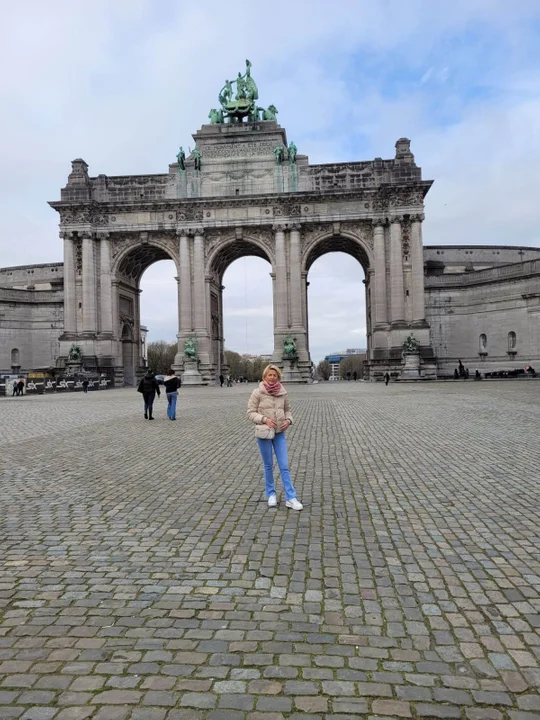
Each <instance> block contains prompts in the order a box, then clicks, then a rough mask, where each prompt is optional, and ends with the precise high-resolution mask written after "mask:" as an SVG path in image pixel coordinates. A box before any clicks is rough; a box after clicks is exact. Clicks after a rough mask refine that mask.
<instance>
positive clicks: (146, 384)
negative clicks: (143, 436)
mask: <svg viewBox="0 0 540 720" xmlns="http://www.w3.org/2000/svg"><path fill="white" fill-rule="evenodd" d="M137 392H140V393H142V396H143V399H144V419H145V420H153V419H154V417H153V415H152V410H153V408H154V400H155V398H156V393H157V395H158V397H159V396H160V394H161V393H160V391H159V383H158V381H157V380H156V376H155V375H154V373H153V372H152V371H151V370H148V372H147V373H146V375H145V376H144V377H143V379H142V380H141V382H140V383H139V387H138V388H137Z"/></svg>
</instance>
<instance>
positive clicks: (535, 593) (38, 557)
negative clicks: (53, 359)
mask: <svg viewBox="0 0 540 720" xmlns="http://www.w3.org/2000/svg"><path fill="white" fill-rule="evenodd" d="M251 389H252V387H250V386H245V387H241V386H240V385H239V386H238V387H234V388H229V389H228V394H227V396H226V398H225V396H224V394H223V392H222V391H221V389H220V388H183V390H182V396H181V402H180V403H179V409H178V416H179V420H180V422H179V423H176V424H174V427H170V426H169V424H167V421H166V418H165V416H164V413H161V415H158V416H157V418H156V420H155V423H154V424H155V426H156V427H155V428H152V429H151V428H150V427H149V426H148V423H145V422H144V420H143V419H142V418H141V412H140V400H139V398H138V397H134V395H136V393H133V391H132V390H129V389H126V390H112V391H107V393H95V394H93V395H91V396H88V397H87V398H86V397H85V398H84V400H88V402H85V404H84V411H82V408H83V405H82V403H81V402H80V400H82V397H78V396H75V395H72V396H67V395H66V396H61V395H59V396H36V397H33V398H31V401H32V402H31V403H30V405H29V404H28V403H22V402H11V399H9V398H8V399H5V398H4V399H1V398H0V404H1V405H2V408H1V410H0V412H1V413H2V423H0V445H1V447H2V469H1V471H0V497H2V510H3V515H2V533H0V557H2V560H3V562H4V561H5V563H4V565H3V567H2V578H1V579H0V720H2V718H8V717H14V718H20V717H21V716H22V715H23V714H25V713H27V712H28V711H29V710H31V709H32V710H34V708H30V707H29V706H30V704H31V703H32V704H34V705H35V706H36V709H39V710H40V711H44V712H45V711H50V710H54V712H55V713H57V717H56V716H54V720H78V718H81V719H83V720H84V718H86V717H89V718H91V720H96V719H97V720H124V719H125V720H139V718H140V720H188V719H189V720H208V719H209V718H210V716H212V720H216V719H217V718H219V719H220V720H226V718H230V719H231V720H235V719H236V718H240V717H241V718H242V720H247V717H248V716H249V718H250V720H253V719H256V718H258V719H259V720H277V718H280V720H281V719H282V718H287V720H290V718H291V717H294V716H297V717H298V718H300V717H302V718H305V720H312V718H313V720H314V719H315V718H317V720H322V717H323V716H325V717H324V720H330V719H331V718H335V719H336V720H337V718H339V720H345V718H348V717H358V716H359V715H369V714H370V713H371V714H372V715H371V716H372V717H374V718H375V717H377V718H386V717H388V718H394V719H395V718H398V717H407V713H412V715H413V716H417V717H419V718H420V717H430V716H431V717H434V718H436V717H441V718H443V717H458V714H457V713H460V714H461V715H462V716H463V717H467V720H503V716H504V720H530V717H531V716H534V715H535V714H539V713H540V710H539V708H538V701H537V698H538V697H539V690H540V668H539V661H540V641H539V640H538V629H539V624H540V620H539V618H540V599H539V595H540V580H539V577H540V576H539V575H538V558H537V529H536V528H537V515H536V514H535V512H536V511H535V507H536V506H535V497H536V493H537V475H538V472H537V466H538V463H537V456H536V455H535V451H534V449H535V442H536V430H533V428H534V429H535V428H536V427H537V426H538V421H539V420H540V417H539V411H538V403H537V399H536V397H535V395H534V392H531V391H534V390H535V389H536V385H531V384H527V386H525V384H522V383H512V384H510V383H506V384H505V383H502V382H501V383H497V382H494V384H490V385H484V384H483V383H476V384H465V383H459V384H458V383H445V384H442V383H433V384H429V385H427V384H426V385H422V386H413V385H407V384H399V383H395V384H393V385H390V386H389V387H388V388H383V387H382V386H380V385H379V384H378V383H356V384H355V383H335V384H330V383H319V384H318V385H310V386H307V387H291V388H290V396H291V402H292V404H293V410H294V414H295V416H296V418H297V419H298V422H296V423H295V426H294V427H293V428H292V429H291V435H290V449H289V454H290V462H291V471H292V474H293V476H294V479H295V482H296V484H297V486H298V491H299V495H300V496H301V497H302V499H303V500H304V502H305V509H304V511H302V513H298V514H292V513H288V512H285V509H284V508H283V507H282V505H283V503H281V504H280V506H279V507H278V508H277V509H276V510H275V511H272V512H269V511H268V509H267V507H266V504H265V502H264V497H263V488H262V481H261V478H260V472H259V471H260V468H259V466H258V464H257V463H258V462H259V459H258V455H257V449H256V445H255V444H254V441H253V438H252V436H251V435H249V427H248V426H247V425H245V424H243V423H239V422H238V418H239V417H242V416H244V415H245V406H246V403H247V398H248V396H249V392H250V390H251ZM464 403H465V405H464ZM464 406H466V407H467V413H465V414H464V413H463V407H464ZM162 409H163V408H162ZM516 416H519V417H522V418H524V421H523V422H522V423H520V424H519V425H516V423H515V422H514V418H515V417H516ZM209 417H212V418H216V417H217V418H219V421H216V423H215V424H214V425H213V426H212V432H211V433H210V432H209V430H208V427H209V423H208V418H209ZM396 418H399V422H396ZM493 418H495V420H494V419H493ZM183 420H184V421H183ZM456 427H459V433H458V434H456ZM314 428H315V429H316V431H317V445H316V450H314V449H313V447H314V446H313V437H314ZM154 430H155V432H154ZM165 432H166V433H169V434H172V433H176V434H175V435H171V437H172V438H174V441H175V442H176V441H178V442H179V443H180V446H181V448H182V462H181V463H180V464H177V465H176V466H175V467H174V468H173V470H171V467H170V462H169V460H168V459H167V458H166V457H165V456H164V454H163V451H162V446H163V438H164V433H165ZM45 437H46V438H47V443H49V445H50V446H51V447H54V449H55V450H54V453H36V451H35V448H36V447H37V446H39V444H40V443H41V442H42V441H43V438H45ZM358 438H362V442H361V443H359V441H358ZM463 438H466V442H465V441H464V440H463ZM512 444H514V445H515V446H516V447H520V448H522V449H523V452H521V451H520V453H519V455H516V454H513V455H511V454H509V453H508V452H507V448H508V447H509V446H513V445H512ZM74 448H76V452H74V451H73V449H74ZM126 458H129V460H130V462H126ZM246 468H251V470H249V472H248V475H249V490H248V491H246V492H242V493H239V492H238V477H245V476H246ZM479 468H480V470H479ZM494 480H496V481H494ZM257 483H259V485H257ZM280 493H281V491H280ZM411 528H413V529H411ZM501 528H503V529H504V532H503V531H501ZM535 553H536V554H535ZM44 559H46V562H45V561H44ZM535 573H536V574H535ZM27 701H28V702H27ZM68 702H69V703H74V704H73V705H70V706H67V705H66V703H68ZM25 703H26V705H25ZM502 708H504V713H503V712H502ZM145 712H146V713H147V715H146V716H145V715H144V713H145ZM220 714H221V715H220ZM223 714H226V715H223ZM34 720H37V718H34Z"/></svg>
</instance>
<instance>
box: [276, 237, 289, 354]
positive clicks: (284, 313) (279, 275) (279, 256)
mask: <svg viewBox="0 0 540 720" xmlns="http://www.w3.org/2000/svg"><path fill="white" fill-rule="evenodd" d="M274 233H275V243H276V267H275V281H274V307H275V309H276V312H275V317H274V356H273V360H274V362H281V357H282V354H283V339H284V337H285V336H286V335H287V333H288V328H289V322H288V292H287V254H286V250H285V230H284V229H283V227H281V226H280V225H274Z"/></svg>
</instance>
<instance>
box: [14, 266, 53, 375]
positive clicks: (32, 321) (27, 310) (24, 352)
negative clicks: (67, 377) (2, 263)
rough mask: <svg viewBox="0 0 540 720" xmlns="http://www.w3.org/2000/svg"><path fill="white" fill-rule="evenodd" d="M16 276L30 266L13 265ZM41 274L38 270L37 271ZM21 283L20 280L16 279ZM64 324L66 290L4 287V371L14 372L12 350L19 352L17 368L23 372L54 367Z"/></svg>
mask: <svg viewBox="0 0 540 720" xmlns="http://www.w3.org/2000/svg"><path fill="white" fill-rule="evenodd" d="M13 270H14V271H20V272H14V275H13V276H12V277H17V276H21V275H22V274H25V273H26V272H27V270H26V268H25V269H24V270H23V269H21V268H13ZM35 275H38V273H35ZM16 282H19V280H16ZM63 326H64V294H63V291H62V290H50V289H49V290H17V289H12V288H2V287H0V373H11V372H12V369H13V367H12V359H13V356H12V351H14V350H16V351H18V353H15V355H17V356H18V361H17V362H16V364H18V365H19V366H20V367H19V368H16V369H17V370H18V369H20V370H22V371H26V370H35V369H38V368H47V367H51V366H52V367H54V366H55V365H56V358H57V357H58V354H59V347H60V344H59V340H58V338H59V336H60V334H61V333H62V329H63Z"/></svg>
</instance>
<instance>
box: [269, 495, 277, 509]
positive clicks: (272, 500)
mask: <svg viewBox="0 0 540 720" xmlns="http://www.w3.org/2000/svg"><path fill="white" fill-rule="evenodd" d="M268 507H277V495H276V493H273V494H272V495H269V496H268Z"/></svg>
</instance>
